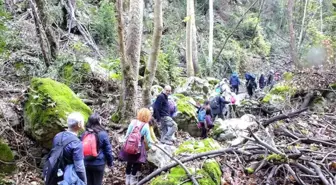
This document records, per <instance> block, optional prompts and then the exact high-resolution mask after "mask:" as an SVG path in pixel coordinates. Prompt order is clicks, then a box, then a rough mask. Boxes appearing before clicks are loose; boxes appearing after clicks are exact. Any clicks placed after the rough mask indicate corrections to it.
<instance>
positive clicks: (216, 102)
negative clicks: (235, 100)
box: [210, 93, 230, 119]
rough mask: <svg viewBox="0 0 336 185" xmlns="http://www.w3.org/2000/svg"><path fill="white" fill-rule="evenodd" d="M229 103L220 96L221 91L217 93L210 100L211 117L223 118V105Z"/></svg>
mask: <svg viewBox="0 0 336 185" xmlns="http://www.w3.org/2000/svg"><path fill="white" fill-rule="evenodd" d="M229 103H230V102H229V101H226V100H225V98H224V97H222V95H221V93H217V95H216V96H215V97H213V98H212V99H211V100H210V108H211V113H212V115H213V119H216V117H218V118H221V119H224V111H225V105H226V104H229Z"/></svg>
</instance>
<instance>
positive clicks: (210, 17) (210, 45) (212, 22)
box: [207, 0, 214, 67]
mask: <svg viewBox="0 0 336 185" xmlns="http://www.w3.org/2000/svg"><path fill="white" fill-rule="evenodd" d="M209 23H210V25H209V58H208V65H207V66H209V67H210V66H212V54H213V51H212V47H213V28H214V13H213V0H209Z"/></svg>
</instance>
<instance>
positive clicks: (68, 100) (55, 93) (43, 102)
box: [24, 78, 91, 148]
mask: <svg viewBox="0 0 336 185" xmlns="http://www.w3.org/2000/svg"><path fill="white" fill-rule="evenodd" d="M71 112H80V113H82V115H83V116H84V118H85V120H87V119H88V117H89V115H90V114H91V109H90V108H89V107H88V106H87V105H85V104H84V103H83V102H82V101H81V100H80V99H79V98H78V97H77V96H76V95H75V94H74V92H73V91H72V90H71V89H70V88H69V87H68V86H66V85H65V84H62V83H59V82H57V81H54V80H52V79H50V78H33V79H32V80H31V84H30V91H29V93H28V99H27V101H26V102H25V105H24V120H25V130H27V131H28V132H29V133H30V134H31V136H32V137H34V138H35V139H36V140H37V141H39V142H41V143H42V145H43V146H44V147H49V148H50V147H51V142H52V139H53V137H54V136H55V135H56V134H57V133H58V132H60V131H61V130H63V129H64V127H66V125H67V124H66V118H67V115H68V114H70V113H71Z"/></svg>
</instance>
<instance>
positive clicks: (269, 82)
mask: <svg viewBox="0 0 336 185" xmlns="http://www.w3.org/2000/svg"><path fill="white" fill-rule="evenodd" d="M273 75H274V71H273V70H270V71H269V73H268V75H267V81H266V86H270V89H272V88H273V85H274V76H273Z"/></svg>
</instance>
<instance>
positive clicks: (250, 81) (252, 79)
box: [246, 74, 257, 98]
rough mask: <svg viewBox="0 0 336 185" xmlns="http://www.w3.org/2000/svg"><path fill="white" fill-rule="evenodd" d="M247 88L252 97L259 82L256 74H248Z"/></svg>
mask: <svg viewBox="0 0 336 185" xmlns="http://www.w3.org/2000/svg"><path fill="white" fill-rule="evenodd" d="M246 80H247V81H246V90H247V93H248V95H249V96H250V98H252V96H253V94H254V90H255V89H256V88H257V83H256V80H255V76H254V75H253V74H248V75H247V76H246Z"/></svg>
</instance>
